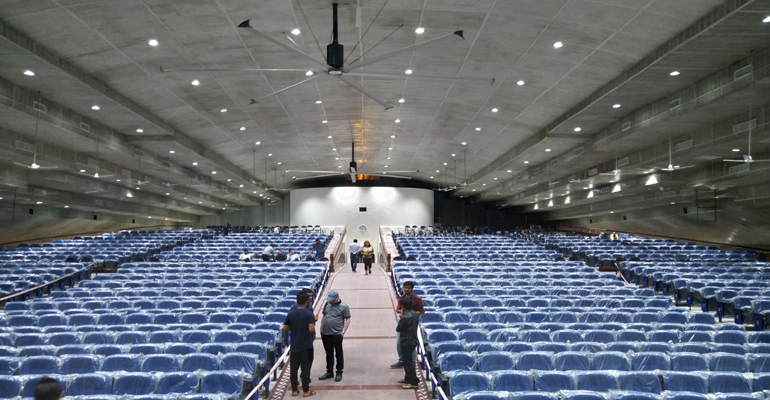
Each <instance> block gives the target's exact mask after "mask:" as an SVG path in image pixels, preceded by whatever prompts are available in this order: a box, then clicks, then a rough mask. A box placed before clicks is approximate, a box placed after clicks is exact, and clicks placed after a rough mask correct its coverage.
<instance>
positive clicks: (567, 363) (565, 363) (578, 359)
mask: <svg viewBox="0 0 770 400" xmlns="http://www.w3.org/2000/svg"><path fill="white" fill-rule="evenodd" d="M553 363H554V366H555V367H556V370H557V371H590V370H591V360H589V359H588V356H587V355H586V354H584V353H579V352H575V351H567V352H563V353H558V354H556V355H555V357H554V359H553Z"/></svg>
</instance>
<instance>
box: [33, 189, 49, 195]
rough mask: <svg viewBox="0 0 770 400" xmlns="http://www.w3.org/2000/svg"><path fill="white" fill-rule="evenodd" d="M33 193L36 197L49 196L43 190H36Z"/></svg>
mask: <svg viewBox="0 0 770 400" xmlns="http://www.w3.org/2000/svg"><path fill="white" fill-rule="evenodd" d="M32 193H34V194H35V196H45V195H46V194H47V193H46V191H45V190H43V189H35V190H33V191H32Z"/></svg>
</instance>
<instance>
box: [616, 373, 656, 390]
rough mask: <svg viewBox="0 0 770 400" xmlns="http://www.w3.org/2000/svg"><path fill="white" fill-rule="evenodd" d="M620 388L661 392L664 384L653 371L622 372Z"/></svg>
mask: <svg viewBox="0 0 770 400" xmlns="http://www.w3.org/2000/svg"><path fill="white" fill-rule="evenodd" d="M620 389H621V390H630V391H634V392H645V393H654V394H660V392H661V391H662V390H663V386H662V385H661V383H660V378H659V377H658V375H657V374H655V373H653V372H636V371H634V372H623V373H621V374H620Z"/></svg>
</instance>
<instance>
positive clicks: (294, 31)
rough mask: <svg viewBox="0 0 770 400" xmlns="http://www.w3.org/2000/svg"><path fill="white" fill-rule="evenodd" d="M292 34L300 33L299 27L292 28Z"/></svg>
mask: <svg viewBox="0 0 770 400" xmlns="http://www.w3.org/2000/svg"><path fill="white" fill-rule="evenodd" d="M291 34H292V35H299V29H297V28H294V29H292V30H291Z"/></svg>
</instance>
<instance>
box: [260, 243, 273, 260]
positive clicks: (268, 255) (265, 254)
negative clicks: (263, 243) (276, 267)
mask: <svg viewBox="0 0 770 400" xmlns="http://www.w3.org/2000/svg"><path fill="white" fill-rule="evenodd" d="M262 261H275V245H274V244H271V245H268V246H267V247H265V249H264V250H262Z"/></svg>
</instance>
